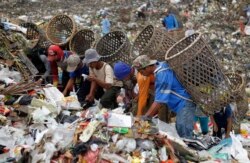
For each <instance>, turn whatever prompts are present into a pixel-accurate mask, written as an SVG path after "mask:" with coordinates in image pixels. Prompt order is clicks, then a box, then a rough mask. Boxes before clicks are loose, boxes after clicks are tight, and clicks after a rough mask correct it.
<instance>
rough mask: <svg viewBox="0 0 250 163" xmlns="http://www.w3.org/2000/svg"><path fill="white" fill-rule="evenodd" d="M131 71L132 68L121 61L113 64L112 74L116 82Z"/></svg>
mask: <svg viewBox="0 0 250 163" xmlns="http://www.w3.org/2000/svg"><path fill="white" fill-rule="evenodd" d="M131 70H132V68H131V66H130V65H128V64H126V63H124V62H121V61H119V62H117V63H115V65H114V74H115V77H116V78H117V79H118V80H123V79H124V78H125V77H127V76H128V75H129V74H130V73H131Z"/></svg>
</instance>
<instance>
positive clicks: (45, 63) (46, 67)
mask: <svg viewBox="0 0 250 163" xmlns="http://www.w3.org/2000/svg"><path fill="white" fill-rule="evenodd" d="M40 59H41V61H42V62H43V64H44V66H45V69H46V71H45V72H44V74H43V75H42V78H43V79H46V78H47V77H48V76H49V75H50V63H49V61H48V59H47V56H46V55H40Z"/></svg>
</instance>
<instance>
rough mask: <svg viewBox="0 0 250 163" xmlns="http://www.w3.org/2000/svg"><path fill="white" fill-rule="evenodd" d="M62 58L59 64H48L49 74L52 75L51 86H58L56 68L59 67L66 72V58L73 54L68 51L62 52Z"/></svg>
mask: <svg viewBox="0 0 250 163" xmlns="http://www.w3.org/2000/svg"><path fill="white" fill-rule="evenodd" d="M63 53H64V56H63V58H62V59H61V61H59V62H55V61H53V62H50V67H51V73H52V80H53V85H55V86H57V84H58V67H60V68H61V69H62V70H63V71H66V68H67V58H68V57H69V56H70V55H71V54H73V53H72V52H70V51H63Z"/></svg>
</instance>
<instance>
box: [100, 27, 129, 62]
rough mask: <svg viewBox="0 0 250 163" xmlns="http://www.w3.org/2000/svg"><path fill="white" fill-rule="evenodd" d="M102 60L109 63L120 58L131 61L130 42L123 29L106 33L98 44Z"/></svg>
mask: <svg viewBox="0 0 250 163" xmlns="http://www.w3.org/2000/svg"><path fill="white" fill-rule="evenodd" d="M96 50H97V52H98V53H99V54H100V55H101V60H102V61H105V62H107V63H110V64H112V63H114V62H116V61H118V60H120V61H123V62H125V63H130V57H129V50H130V42H129V40H128V38H127V36H126V34H125V33H124V32H122V31H113V32H110V33H108V34H106V35H104V36H103V37H102V38H101V39H100V40H99V41H98V43H97V45H96Z"/></svg>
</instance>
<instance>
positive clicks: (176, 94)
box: [156, 68, 193, 102]
mask: <svg viewBox="0 0 250 163" xmlns="http://www.w3.org/2000/svg"><path fill="white" fill-rule="evenodd" d="M168 69H169V68H162V69H160V70H158V71H157V72H156V73H159V72H162V71H166V70H168ZM161 92H162V93H166V94H170V93H172V94H174V95H175V96H178V97H180V98H181V99H184V100H187V101H190V102H193V100H190V99H188V98H186V97H184V96H182V95H180V94H179V93H177V92H175V91H173V90H171V89H166V90H161Z"/></svg>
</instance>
